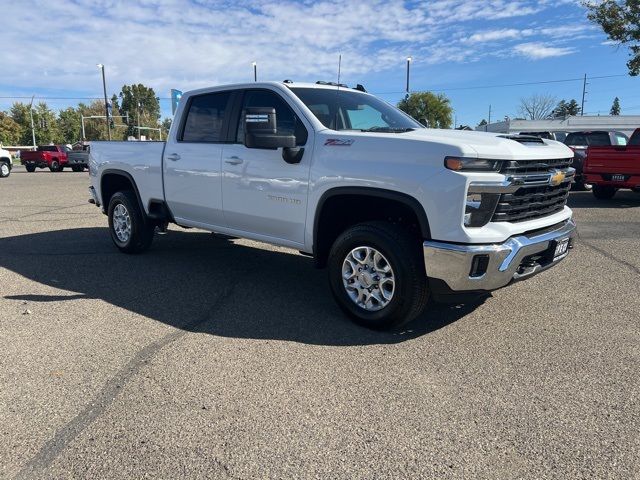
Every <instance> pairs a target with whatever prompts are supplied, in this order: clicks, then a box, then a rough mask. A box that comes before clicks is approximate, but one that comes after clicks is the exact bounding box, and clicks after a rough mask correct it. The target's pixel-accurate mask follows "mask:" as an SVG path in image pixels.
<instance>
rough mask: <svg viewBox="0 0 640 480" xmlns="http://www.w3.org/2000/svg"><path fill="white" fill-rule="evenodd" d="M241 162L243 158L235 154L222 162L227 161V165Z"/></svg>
mask: <svg viewBox="0 0 640 480" xmlns="http://www.w3.org/2000/svg"><path fill="white" fill-rule="evenodd" d="M242 162H244V160H242V159H241V158H240V157H236V156H235V155H234V156H233V157H229V158H227V159H226V160H225V161H224V163H228V164H229V165H240V164H241V163H242Z"/></svg>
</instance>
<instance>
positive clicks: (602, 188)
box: [592, 185, 616, 200]
mask: <svg viewBox="0 0 640 480" xmlns="http://www.w3.org/2000/svg"><path fill="white" fill-rule="evenodd" d="M592 193H593V196H594V197H596V198H597V199H598V200H609V199H611V198H613V196H614V195H615V194H616V189H615V188H614V187H610V186H606V185H594V186H593V190H592Z"/></svg>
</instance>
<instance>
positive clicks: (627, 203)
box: [567, 190, 640, 208]
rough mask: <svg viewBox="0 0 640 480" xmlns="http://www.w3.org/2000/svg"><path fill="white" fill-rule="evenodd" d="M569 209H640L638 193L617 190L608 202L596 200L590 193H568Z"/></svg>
mask: <svg viewBox="0 0 640 480" xmlns="http://www.w3.org/2000/svg"><path fill="white" fill-rule="evenodd" d="M567 205H568V206H569V207H570V208H634V207H640V193H636V192H632V191H630V190H619V191H618V192H616V194H615V196H614V197H613V198H612V199H610V200H598V199H597V198H596V197H594V196H593V193H591V192H570V193H569V200H568V201H567Z"/></svg>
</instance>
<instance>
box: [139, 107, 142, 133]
mask: <svg viewBox="0 0 640 480" xmlns="http://www.w3.org/2000/svg"><path fill="white" fill-rule="evenodd" d="M141 108H142V103H141V102H138V141H140V140H142V137H141V136H140V109H141Z"/></svg>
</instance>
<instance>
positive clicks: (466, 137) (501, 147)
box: [398, 128, 573, 160]
mask: <svg viewBox="0 0 640 480" xmlns="http://www.w3.org/2000/svg"><path fill="white" fill-rule="evenodd" d="M398 135H399V136H401V137H402V138H407V139H409V138H410V139H413V140H421V141H426V142H435V143H439V144H449V145H451V146H455V147H457V148H462V150H463V151H465V152H470V153H471V152H475V154H476V155H477V156H478V157H481V158H491V159H496V160H544V159H552V158H572V157H573V151H572V150H571V149H570V148H569V147H567V146H566V145H564V144H563V143H560V142H556V141H555V140H546V139H542V143H520V142H517V141H516V140H512V139H509V138H504V137H502V136H501V135H506V134H501V133H486V132H473V131H465V130H439V129H430V128H421V129H418V130H414V131H412V132H406V133H401V134H398Z"/></svg>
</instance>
